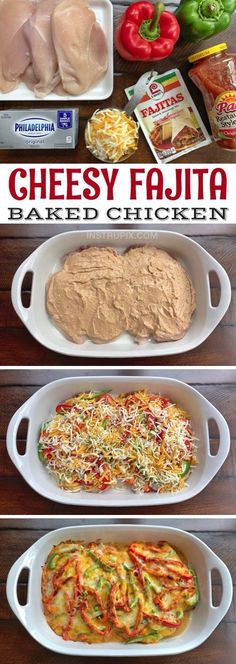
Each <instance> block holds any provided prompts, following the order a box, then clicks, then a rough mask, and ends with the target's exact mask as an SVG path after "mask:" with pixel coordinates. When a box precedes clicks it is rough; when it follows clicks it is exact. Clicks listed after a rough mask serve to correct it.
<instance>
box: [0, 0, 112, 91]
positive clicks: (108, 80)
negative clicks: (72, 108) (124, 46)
mask: <svg viewBox="0 0 236 664" xmlns="http://www.w3.org/2000/svg"><path fill="white" fill-rule="evenodd" d="M89 6H90V8H91V9H93V11H94V12H95V14H96V17H97V21H98V23H99V24H100V25H101V27H102V28H103V30H104V32H105V35H106V38H107V46H108V68H107V71H106V73H105V74H104V76H103V77H102V78H101V79H99V81H97V83H96V85H94V86H93V87H92V88H89V90H87V92H84V93H83V94H82V95H80V96H74V95H66V94H65V95H63V96H61V95H56V94H55V93H54V92H51V93H50V94H49V95H47V97H45V98H44V99H41V100H40V101H42V102H44V103H47V102H48V101H57V103H58V104H59V103H60V102H64V101H69V100H70V101H76V100H79V101H93V100H94V101H96V100H99V99H108V97H110V95H111V94H112V92H113V85H114V83H113V5H112V4H111V2H110V0H89ZM0 101H21V102H24V101H27V102H28V101H34V102H35V101H37V97H35V95H34V93H33V92H32V90H30V89H29V88H28V87H27V85H25V83H20V85H18V87H17V88H16V89H15V90H12V92H8V93H7V94H3V93H2V92H0Z"/></svg>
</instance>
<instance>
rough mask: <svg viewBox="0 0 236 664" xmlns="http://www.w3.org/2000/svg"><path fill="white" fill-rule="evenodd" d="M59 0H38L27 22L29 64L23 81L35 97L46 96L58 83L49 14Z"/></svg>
mask: <svg viewBox="0 0 236 664" xmlns="http://www.w3.org/2000/svg"><path fill="white" fill-rule="evenodd" d="M60 2H61V0H40V2H39V3H38V4H37V5H36V8H35V11H34V13H33V15H32V16H31V18H30V20H29V22H28V24H27V28H26V30H27V36H28V40H29V44H30V50H31V61H32V62H31V65H29V67H28V69H27V70H26V72H25V75H24V81H25V83H26V85H28V87H29V88H31V90H33V91H34V94H35V95H36V97H39V98H43V97H46V95H48V94H49V93H50V92H51V91H52V90H53V89H54V88H55V87H56V85H57V84H58V83H59V81H60V74H59V69H58V63H57V56H56V51H55V48H54V45H53V40H52V32H51V16H52V12H53V10H54V9H55V7H56V6H57V5H58V4H59V3H60Z"/></svg>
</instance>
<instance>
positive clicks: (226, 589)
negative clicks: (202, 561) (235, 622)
mask: <svg viewBox="0 0 236 664" xmlns="http://www.w3.org/2000/svg"><path fill="white" fill-rule="evenodd" d="M212 570H217V572H218V573H219V575H220V577H221V582H222V596H221V600H220V604H219V605H218V606H214V605H213V604H212V577H211V572H212ZM209 575H210V597H209V606H210V611H211V623H212V627H213V629H215V627H217V625H218V624H219V623H220V622H221V620H222V618H223V617H224V616H225V614H226V613H227V611H228V609H229V607H230V604H231V602H232V598H233V582H232V577H231V574H230V572H229V570H228V568H227V567H226V565H225V563H223V560H220V558H218V556H215V555H214V553H213V551H211V563H210V570H209Z"/></svg>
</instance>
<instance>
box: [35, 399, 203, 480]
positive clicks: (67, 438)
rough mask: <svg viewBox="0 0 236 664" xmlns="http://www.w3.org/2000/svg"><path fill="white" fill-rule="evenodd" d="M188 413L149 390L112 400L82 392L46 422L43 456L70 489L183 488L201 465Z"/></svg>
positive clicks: (40, 451)
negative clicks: (190, 474) (198, 464)
mask: <svg viewBox="0 0 236 664" xmlns="http://www.w3.org/2000/svg"><path fill="white" fill-rule="evenodd" d="M195 447H196V446H195V438H194V436H193V432H192V428H191V422H190V420H189V419H188V416H187V415H186V413H185V412H184V411H183V410H182V409H181V408H178V407H177V406H176V405H174V404H172V403H170V401H169V400H168V399H165V398H163V397H161V396H159V395H153V394H149V393H148V392H146V391H145V390H143V391H139V392H134V393H130V394H121V395H119V396H116V397H113V396H111V395H110V394H109V393H108V392H106V393H94V392H89V393H81V394H79V395H78V396H75V397H73V398H71V399H68V400H66V401H65V402H64V403H63V404H59V405H58V406H57V408H56V413H55V414H54V415H53V416H52V418H51V419H50V420H49V421H48V422H46V423H45V424H43V426H42V429H41V432H40V438H39V444H38V455H39V458H40V460H41V461H42V462H43V463H44V464H45V465H46V467H47V469H48V471H49V472H50V474H51V475H52V476H53V477H54V478H55V480H56V482H57V484H58V485H59V486H60V487H61V488H63V489H64V490H66V491H80V490H81V489H83V490H85V491H92V492H94V491H97V492H100V491H104V490H105V489H108V488H113V487H116V488H120V487H121V486H122V485H124V484H125V485H127V486H129V487H130V488H132V490H133V491H135V492H139V493H140V492H149V491H155V492H158V493H163V492H174V491H179V490H181V489H183V488H184V486H185V483H186V479H187V477H188V476H189V473H190V471H191V466H192V465H194V464H196V456H195Z"/></svg>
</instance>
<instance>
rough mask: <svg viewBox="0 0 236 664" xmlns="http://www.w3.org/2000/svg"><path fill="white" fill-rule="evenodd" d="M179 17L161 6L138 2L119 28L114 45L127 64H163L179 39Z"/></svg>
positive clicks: (127, 12)
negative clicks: (152, 62)
mask: <svg viewBox="0 0 236 664" xmlns="http://www.w3.org/2000/svg"><path fill="white" fill-rule="evenodd" d="M179 35H180V27H179V24H178V21H177V18H176V16H174V14H171V13H170V12H167V11H165V9H164V5H163V4H162V3H161V2H157V3H155V4H153V3H152V2H135V3H134V4H132V5H130V6H129V7H128V8H127V9H126V11H125V13H124V15H123V17H122V19H121V22H120V23H119V25H118V28H117V31H116V36H115V45H116V48H117V51H118V52H119V54H120V55H121V56H122V58H124V59H125V60H136V61H137V60H147V61H150V60H163V58H166V57H167V56H168V55H170V54H171V53H172V51H173V49H174V46H175V44H176V42H177V41H178V39H179Z"/></svg>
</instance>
